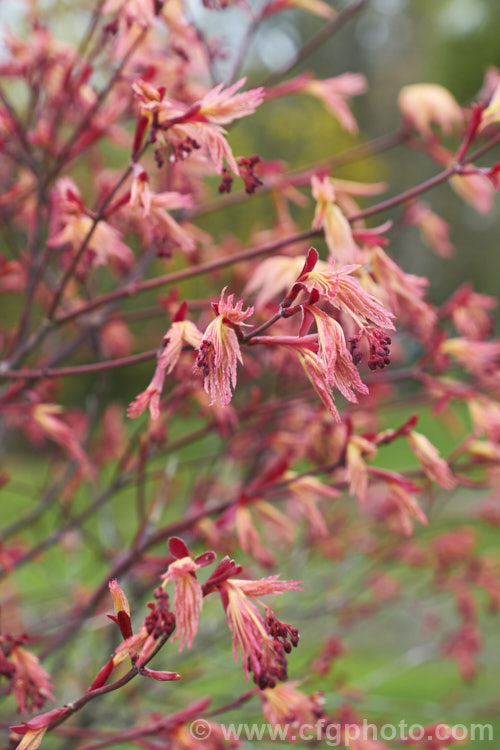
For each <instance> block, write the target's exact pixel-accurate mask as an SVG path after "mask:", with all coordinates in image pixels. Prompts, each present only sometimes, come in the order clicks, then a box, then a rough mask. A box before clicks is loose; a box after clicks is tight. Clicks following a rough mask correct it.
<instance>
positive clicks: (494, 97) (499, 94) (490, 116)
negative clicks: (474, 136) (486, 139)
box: [480, 81, 500, 130]
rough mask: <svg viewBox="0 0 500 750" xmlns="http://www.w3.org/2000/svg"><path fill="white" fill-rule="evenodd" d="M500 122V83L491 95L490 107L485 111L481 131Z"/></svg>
mask: <svg viewBox="0 0 500 750" xmlns="http://www.w3.org/2000/svg"><path fill="white" fill-rule="evenodd" d="M498 122H500V81H499V82H498V83H497V85H496V86H495V88H494V90H493V93H492V94H491V97H490V100H489V102H488V106H487V107H486V108H485V109H484V110H483V113H482V118H481V124H480V129H481V130H484V129H485V128H487V127H488V126H489V125H494V124H495V123H498Z"/></svg>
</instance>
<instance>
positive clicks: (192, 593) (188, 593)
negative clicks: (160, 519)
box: [162, 537, 215, 651]
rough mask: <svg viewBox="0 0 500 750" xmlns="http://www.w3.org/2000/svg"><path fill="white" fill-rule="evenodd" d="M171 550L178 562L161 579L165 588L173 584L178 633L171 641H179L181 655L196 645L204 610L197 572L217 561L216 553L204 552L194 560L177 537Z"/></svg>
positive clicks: (170, 543) (173, 538) (170, 541)
mask: <svg viewBox="0 0 500 750" xmlns="http://www.w3.org/2000/svg"><path fill="white" fill-rule="evenodd" d="M168 546H169V550H170V554H171V555H172V556H173V557H175V558H176V559H175V560H174V562H172V563H170V565H169V566H168V568H167V572H166V573H164V574H163V575H162V579H163V584H162V588H165V586H166V585H167V584H168V583H169V582H170V581H173V583H174V586H175V594H174V613H175V621H176V625H177V631H176V634H175V636H174V638H172V640H173V641H175V640H177V639H179V638H180V644H179V651H182V649H183V648H184V646H187V647H188V648H191V646H192V645H193V641H194V637H195V635H196V633H197V631H198V622H199V619H200V612H201V608H202V606H203V592H202V588H201V584H200V583H199V581H198V579H197V578H196V571H197V570H198V568H204V567H205V566H206V565H211V564H212V563H213V562H214V560H215V553H214V552H205V553H204V554H202V555H199V556H198V557H195V558H194V559H193V558H192V557H191V555H190V554H189V550H188V548H187V547H186V545H185V544H184V542H183V541H182V539H179V538H177V537H172V538H171V539H170V540H169V543H168Z"/></svg>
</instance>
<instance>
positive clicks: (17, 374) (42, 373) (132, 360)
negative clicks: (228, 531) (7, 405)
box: [0, 349, 157, 380]
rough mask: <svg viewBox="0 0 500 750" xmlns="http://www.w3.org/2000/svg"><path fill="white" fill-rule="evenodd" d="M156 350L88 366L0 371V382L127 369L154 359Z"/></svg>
mask: <svg viewBox="0 0 500 750" xmlns="http://www.w3.org/2000/svg"><path fill="white" fill-rule="evenodd" d="M156 355H157V350H156V349H151V350H149V351H147V352H141V354H133V355H131V356H130V357H121V358H120V359H108V360H106V361H104V362H92V363H91V364H88V365H74V366H73V367H53V368H51V367H46V368H45V367H39V368H36V369H32V370H31V369H27V368H24V369H20V370H5V371H4V372H1V371H0V380H1V379H2V378H3V379H6V380H38V379H39V378H63V377H67V376H68V375H88V374H91V373H94V372H104V371H105V370H114V369H116V368H117V367H129V366H130V365H137V364H139V363H140V362H147V361H149V360H151V359H155V357H156Z"/></svg>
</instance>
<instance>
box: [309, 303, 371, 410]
mask: <svg viewBox="0 0 500 750" xmlns="http://www.w3.org/2000/svg"><path fill="white" fill-rule="evenodd" d="M303 310H304V318H305V321H307V322H306V323H305V326H304V324H303V326H302V329H301V333H307V330H306V328H307V329H308V328H309V320H311V321H312V320H314V322H315V324H316V327H317V330H318V345H319V356H320V357H321V358H322V360H323V362H324V363H325V367H326V372H327V374H328V378H329V382H330V383H331V385H332V386H333V387H334V388H337V389H338V390H339V391H340V392H341V394H342V395H343V396H344V398H346V399H347V400H348V401H352V402H353V403H357V401H358V399H357V397H356V394H355V393H354V391H358V393H363V394H367V393H368V388H367V387H366V385H365V384H364V383H363V382H362V380H361V378H360V376H359V373H358V371H357V369H356V366H355V364H354V362H353V358H352V355H351V353H350V352H349V350H348V349H347V345H346V341H345V336H344V331H343V329H342V326H341V325H340V323H338V322H337V321H336V320H334V319H333V318H331V317H330V316H329V315H327V314H326V313H325V312H324V311H323V310H320V309H319V308H317V307H316V306H315V305H304V307H303ZM308 319H309V320H308Z"/></svg>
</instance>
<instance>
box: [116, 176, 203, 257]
mask: <svg viewBox="0 0 500 750" xmlns="http://www.w3.org/2000/svg"><path fill="white" fill-rule="evenodd" d="M129 204H130V206H132V207H133V208H135V209H137V210H139V212H140V214H141V216H142V218H143V219H144V220H148V221H150V222H151V223H152V224H154V225H155V226H157V227H158V228H160V229H161V230H162V231H163V232H165V234H166V235H167V237H169V238H170V239H171V240H172V241H173V242H174V243H175V244H177V245H178V246H179V247H180V248H181V249H182V250H185V251H186V252H189V251H191V250H194V248H195V246H196V244H195V241H194V239H193V237H191V235H190V234H189V233H188V232H187V231H186V230H185V229H184V228H183V227H182V226H181V225H180V224H179V222H178V221H176V220H175V219H174V218H173V217H172V216H171V215H170V213H168V212H169V211H178V210H182V209H190V208H192V207H193V199H192V197H191V196H190V195H183V194H182V193H177V192H175V191H169V192H163V193H154V192H152V191H151V189H150V187H149V177H148V175H147V173H146V171H145V170H144V169H143V168H142V167H141V166H140V165H139V164H134V179H133V181H132V186H131V189H130V201H129Z"/></svg>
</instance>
